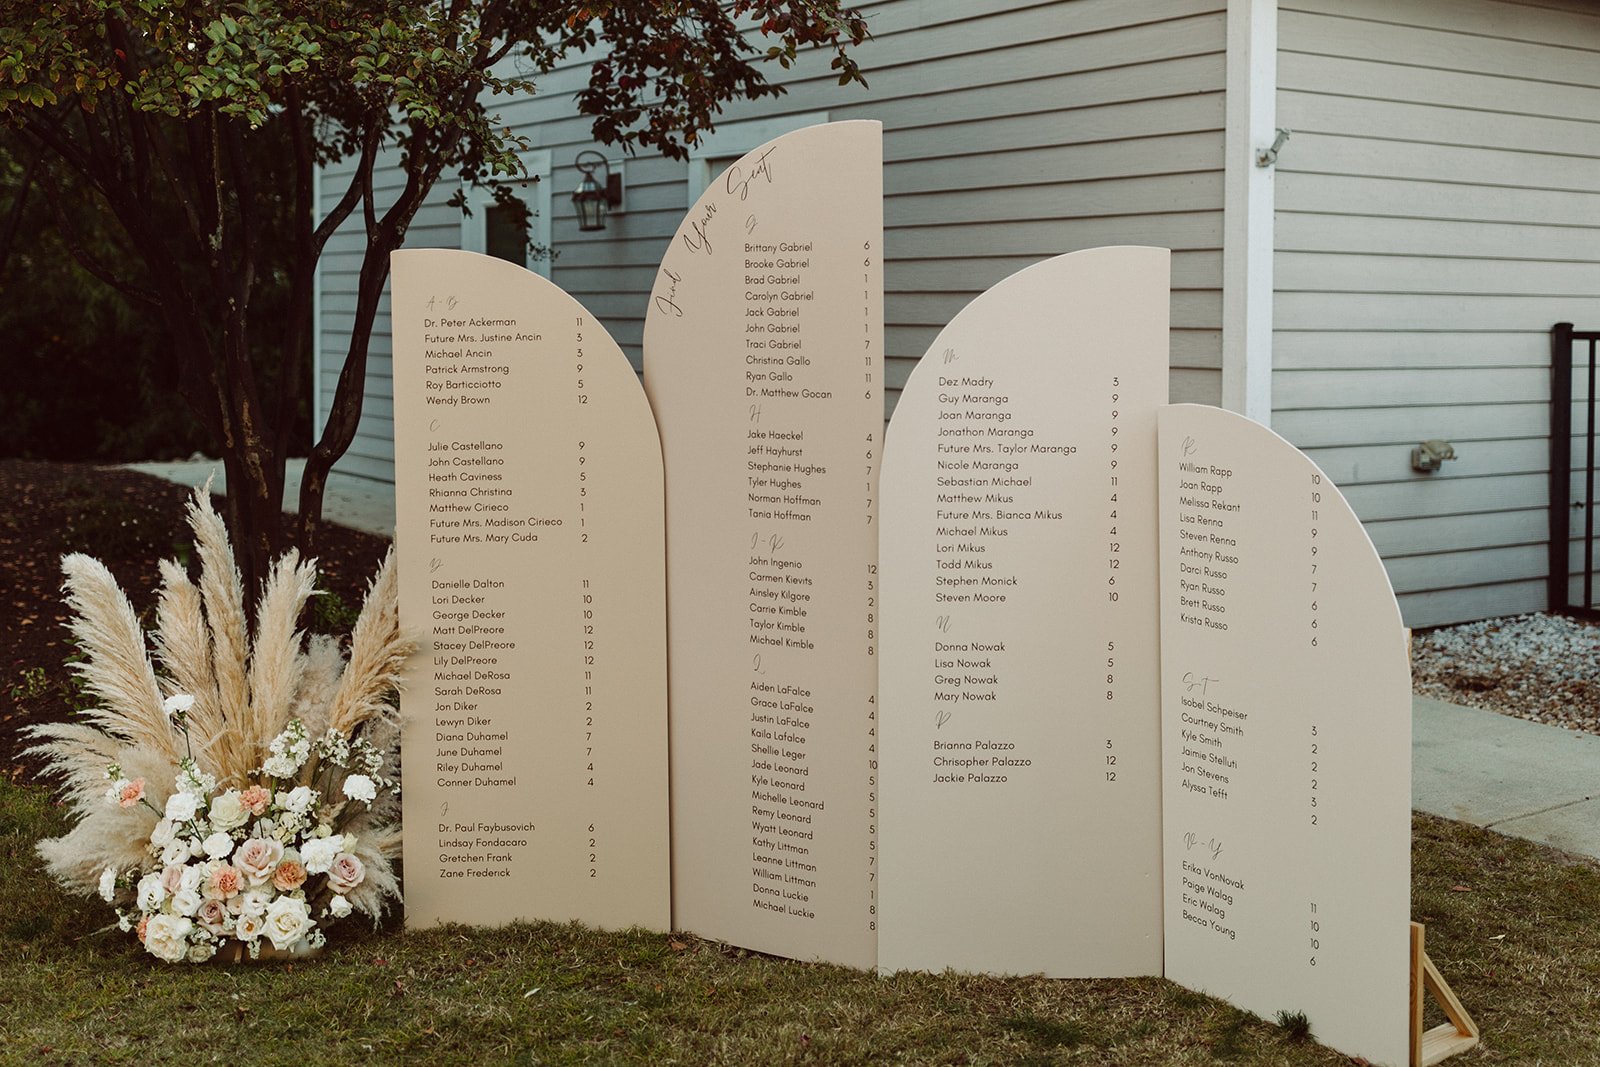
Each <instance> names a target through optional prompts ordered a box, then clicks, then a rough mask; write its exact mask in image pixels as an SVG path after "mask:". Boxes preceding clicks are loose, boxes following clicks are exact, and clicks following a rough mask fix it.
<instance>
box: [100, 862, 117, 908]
mask: <svg viewBox="0 0 1600 1067" xmlns="http://www.w3.org/2000/svg"><path fill="white" fill-rule="evenodd" d="M116 896H117V869H116V868H115V867H107V868H106V869H105V870H103V871H101V872H100V899H101V900H103V901H105V902H106V903H107V904H109V903H111V902H112V901H113V900H115V899H116Z"/></svg>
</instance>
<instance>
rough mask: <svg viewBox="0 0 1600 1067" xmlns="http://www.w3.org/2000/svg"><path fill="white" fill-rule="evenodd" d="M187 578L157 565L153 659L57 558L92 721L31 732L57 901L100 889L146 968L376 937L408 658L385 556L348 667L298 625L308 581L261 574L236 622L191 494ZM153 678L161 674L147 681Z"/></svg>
mask: <svg viewBox="0 0 1600 1067" xmlns="http://www.w3.org/2000/svg"><path fill="white" fill-rule="evenodd" d="M188 517H189V524H190V526H191V528H192V529H193V530H194V534H195V540H196V544H197V547H198V550H199V552H198V554H199V557H200V562H201V568H200V570H201V573H200V580H199V583H198V584H196V583H195V582H193V581H191V579H190V578H189V576H188V574H187V572H186V571H185V569H184V568H183V567H182V566H181V565H180V564H178V563H177V562H176V561H172V560H168V561H164V562H163V563H162V564H161V576H162V586H161V591H160V597H159V601H158V605H157V609H156V621H157V626H156V630H155V632H154V634H153V644H154V657H153V658H152V656H151V654H150V650H149V649H148V648H147V645H146V635H145V633H144V630H143V629H142V627H141V626H140V624H139V620H138V617H137V616H136V615H135V613H134V611H133V607H132V605H131V604H130V603H129V602H128V599H127V596H126V595H125V594H124V593H123V592H122V590H121V589H120V588H119V587H118V586H117V584H116V580H115V579H114V578H113V577H112V576H111V573H110V572H109V571H108V570H107V569H106V567H105V566H104V565H103V564H101V563H100V562H99V561H97V560H94V559H91V558H90V557H88V556H84V555H80V554H74V555H70V556H67V557H65V558H64V559H63V560H62V569H63V570H64V572H65V574H66V583H65V588H66V590H67V603H68V605H69V606H70V607H71V608H72V609H73V612H74V619H73V622H72V624H71V625H72V632H73V634H74V636H75V637H76V638H77V641H78V644H79V646H80V648H81V649H82V651H83V652H84V653H85V658H84V660H83V661H82V662H81V663H79V665H78V667H77V669H78V671H79V673H80V675H81V677H82V679H83V681H84V683H85V684H86V687H87V689H88V691H89V692H90V693H91V694H92V695H93V696H95V697H96V698H97V699H98V700H99V702H100V706H98V707H94V708H90V709H88V710H86V711H85V712H83V713H82V714H83V715H84V716H85V717H86V718H87V719H88V721H87V722H75V723H53V724H48V725H44V726H39V727H35V728H34V733H35V734H36V735H37V736H39V737H40V738H42V739H43V740H42V742H41V743H40V744H39V745H38V746H37V747H36V748H35V750H34V751H36V752H38V753H40V754H41V755H43V756H44V757H46V759H47V761H48V764H49V768H50V770H51V771H52V772H53V773H55V774H57V775H59V776H60V777H61V778H63V779H64V780H65V783H66V785H65V789H64V792H65V794H66V797H67V801H68V804H69V806H70V807H71V809H72V811H73V814H74V815H75V816H76V819H77V824H76V826H74V828H73V829H72V830H71V832H69V833H68V834H66V835H65V836H63V837H59V838H55V839H52V840H49V841H43V842H40V844H39V846H38V849H39V853H40V855H41V856H42V857H43V858H44V860H45V862H46V865H47V867H48V868H49V870H50V871H51V873H52V874H53V875H55V877H56V878H57V879H58V880H59V881H61V882H62V883H63V884H64V885H66V886H67V887H69V888H72V889H75V890H78V891H81V892H85V893H93V892H98V893H99V895H100V896H101V897H102V898H103V899H104V900H105V901H106V902H107V903H108V904H111V905H113V906H114V907H115V908H116V914H117V919H118V925H119V926H121V928H122V929H123V930H125V931H128V930H134V931H137V934H138V938H139V941H140V943H141V944H143V946H144V947H145V949H146V950H147V951H148V952H150V953H151V954H152V955H154V956H156V957H158V958H160V959H163V960H166V961H168V962H172V963H179V962H185V961H187V962H191V963H198V962H203V961H205V960H208V959H211V958H212V957H213V956H215V955H216V954H218V953H219V952H221V951H228V952H230V953H232V954H234V955H235V958H237V956H238V955H242V954H248V955H249V956H250V957H251V958H257V957H259V956H260V955H261V953H262V951H263V947H264V945H270V947H271V949H272V950H273V951H274V952H276V953H292V954H300V953H305V952H307V951H310V950H313V949H316V948H320V947H321V945H322V944H323V943H324V941H325V934H324V930H325V928H326V926H327V925H328V924H329V923H331V922H332V921H334V920H337V919H341V918H344V917H345V916H347V915H350V914H351V913H352V912H355V911H360V912H362V913H364V914H366V915H368V916H370V917H371V918H372V919H373V921H374V922H376V920H377V919H378V918H379V917H380V916H381V914H382V913H383V910H384V908H385V907H386V906H387V904H388V903H389V902H391V901H396V900H398V899H399V883H398V881H397V880H396V878H395V874H394V870H393V867H392V864H393V862H394V861H395V860H397V859H398V858H399V855H400V840H401V839H400V817H399V792H400V782H399V778H400V772H399V766H398V754H399V724H398V715H397V712H396V710H395V706H394V699H393V698H394V694H395V691H396V686H397V683H398V676H399V671H400V668H401V666H402V664H403V663H404V662H405V660H406V658H407V657H408V656H409V655H410V653H411V651H412V645H411V643H410V642H408V641H406V640H405V639H404V637H403V636H402V634H401V631H400V628H399V610H398V601H397V592H398V590H397V586H396V583H395V568H394V562H393V556H392V555H391V556H390V557H389V558H387V559H385V560H384V563H383V566H382V567H381V568H380V569H379V571H378V574H377V575H376V576H375V577H374V578H373V580H372V583H371V585H370V586H369V588H368V590H367V597H366V602H365V604H364V605H363V608H362V611H361V614H360V616H359V618H358V619H357V621H356V624H355V628H354V630H353V631H352V633H351V635H350V645H349V655H348V659H346V656H345V654H344V653H343V652H342V651H341V649H340V646H339V643H338V642H336V641H334V640H333V639H331V638H327V637H321V636H318V637H312V638H310V639H307V638H306V637H305V635H304V634H303V633H301V632H300V631H299V629H298V628H297V626H298V620H299V617H300V614H301V611H302V609H303V608H304V607H305V605H306V602H307V601H308V600H309V598H310V597H311V596H313V595H315V587H316V567H315V564H314V563H311V562H302V561H301V560H300V558H299V556H298V554H297V553H295V552H292V551H291V552H290V553H288V554H286V555H285V556H284V557H283V558H282V559H280V560H279V561H278V562H277V564H276V565H275V566H274V567H273V568H272V570H271V573H270V574H269V575H268V577H267V579H266V581H265V583H264V585H263V587H262V594H261V597H260V600H259V601H258V604H257V611H256V617H255V620H254V626H253V627H252V626H249V625H248V624H247V619H246V613H245V611H244V607H243V602H244V600H243V589H242V583H241V581H240V578H239V573H238V569H237V567H236V566H235V563H234V556H233V550H232V547H231V545H230V544H229V543H228V537H227V532H226V530H225V528H224V526H223V524H222V520H221V519H220V518H219V517H218V515H217V514H216V512H215V511H214V510H213V509H212V507H211V503H210V496H209V493H208V492H207V491H206V490H199V491H197V492H196V493H195V496H194V499H193V501H192V502H191V503H190V505H189V509H188ZM158 666H159V668H160V670H159V672H158V670H157V668H158Z"/></svg>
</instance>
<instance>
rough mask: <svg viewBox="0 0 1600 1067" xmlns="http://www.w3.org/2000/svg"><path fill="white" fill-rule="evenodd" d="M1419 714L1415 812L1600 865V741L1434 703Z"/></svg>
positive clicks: (1425, 701)
mask: <svg viewBox="0 0 1600 1067" xmlns="http://www.w3.org/2000/svg"><path fill="white" fill-rule="evenodd" d="M1411 708H1412V711H1411V804H1412V807H1414V808H1416V809H1417V810H1418V811H1425V812H1427V813H1428V814H1430V815H1442V816H1444V817H1445V818H1447V819H1455V820H1457V821H1458V822H1470V823H1472V824H1473V825H1475V826H1485V827H1488V828H1489V829H1491V830H1495V831H1497V832H1499V833H1502V834H1509V835H1511V836H1512V837H1523V838H1527V839H1528V840H1530V841H1539V842H1542V843H1543V844H1546V845H1554V846H1555V847H1556V848H1559V849H1564V850H1565V851H1567V852H1577V853H1581V854H1582V855H1585V856H1596V857H1600V737H1597V736H1596V735H1594V734H1583V733H1575V732H1573V731H1571V730H1563V729H1561V728H1560V727H1559V726H1545V725H1542V724H1540V723H1536V722H1527V721H1525V720H1523V719H1513V718H1511V717H1509V716H1506V715H1497V714H1495V713H1494V712H1492V711H1483V710H1481V709H1479V708H1464V707H1460V706H1458V705H1455V704H1447V703H1445V702H1444V701H1442V700H1434V699H1432V698H1430V697H1420V696H1419V697H1413V698H1412V701H1411Z"/></svg>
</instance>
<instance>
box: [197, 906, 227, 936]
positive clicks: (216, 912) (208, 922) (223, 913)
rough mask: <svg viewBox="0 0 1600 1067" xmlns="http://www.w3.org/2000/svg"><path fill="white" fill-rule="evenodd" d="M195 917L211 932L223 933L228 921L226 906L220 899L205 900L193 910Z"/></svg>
mask: <svg viewBox="0 0 1600 1067" xmlns="http://www.w3.org/2000/svg"><path fill="white" fill-rule="evenodd" d="M194 917H195V919H196V920H197V921H198V922H199V923H200V925H201V926H202V927H204V928H205V929H206V930H208V931H210V932H211V933H213V934H220V933H223V932H224V930H225V929H226V927H227V922H228V906H227V905H226V904H224V903H223V902H222V901H220V900H216V899H212V900H207V901H206V902H204V903H203V904H201V905H200V910H199V911H197V912H195V916H194Z"/></svg>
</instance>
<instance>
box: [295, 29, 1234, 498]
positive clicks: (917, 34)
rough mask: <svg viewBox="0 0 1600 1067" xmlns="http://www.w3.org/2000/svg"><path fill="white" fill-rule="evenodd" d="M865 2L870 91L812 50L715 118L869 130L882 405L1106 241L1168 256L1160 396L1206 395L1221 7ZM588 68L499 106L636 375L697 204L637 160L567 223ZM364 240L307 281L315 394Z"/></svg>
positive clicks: (1216, 300) (381, 437) (1212, 316)
mask: <svg viewBox="0 0 1600 1067" xmlns="http://www.w3.org/2000/svg"><path fill="white" fill-rule="evenodd" d="M863 11H864V12H865V13H866V14H867V16H868V18H869V19H870V20H871V25H872V31H873V35H874V36H873V39H872V40H871V41H870V42H868V43H867V44H866V45H864V46H863V47H862V48H861V49H859V51H858V58H859V60H860V62H861V64H862V66H863V68H864V69H865V71H866V74H867V78H868V81H869V82H870V86H871V87H870V89H868V90H862V89H861V88H860V87H858V86H849V87H840V86H839V85H838V83H837V82H838V79H837V76H836V73H835V72H833V71H831V70H830V69H829V68H828V62H827V57H826V56H825V55H821V54H812V55H805V56H802V57H801V58H800V60H799V62H798V63H796V64H795V66H794V67H793V68H792V69H791V70H788V71H782V70H775V71H774V72H773V73H774V75H775V80H777V81H780V82H781V83H782V84H784V85H785V86H786V87H787V89H788V93H787V95H785V96H783V97H781V98H779V99H777V100H775V101H762V102H760V103H739V104H735V105H732V106H730V107H729V108H728V109H727V112H726V114H725V115H724V116H723V118H722V119H721V126H722V127H723V128H725V129H729V130H734V131H737V130H738V128H739V126H740V124H741V123H742V122H748V121H753V120H757V119H760V120H774V119H777V120H781V119H783V118H784V117H785V116H805V117H808V118H810V117H820V116H823V115H825V117H826V118H827V119H830V120H844V119H877V120H879V121H881V122H883V124H884V155H885V165H884V189H885V203H884V218H885V231H886V232H885V246H886V247H885V284H886V288H887V294H886V299H885V314H886V327H887V329H886V347H887V351H888V357H889V358H888V361H887V362H888V366H887V372H888V388H887V390H886V398H887V405H888V409H889V410H892V409H893V404H894V402H895V400H896V399H897V398H898V395H899V389H900V387H901V386H902V385H903V384H904V382H905V380H906V377H907V376H908V375H909V374H910V371H911V368H912V367H913V366H914V365H915V363H916V360H917V359H918V358H919V357H920V356H921V355H922V352H923V351H924V350H925V349H926V347H927V346H928V344H929V343H931V342H932V340H933V338H934V335H935V334H937V333H938V331H939V329H940V328H942V327H943V326H944V324H945V323H947V322H948V321H949V320H950V319H951V318H952V317H954V315H955V313H956V312H957V311H959V310H960V309H961V308H962V307H964V306H965V305H966V304H967V303H968V302H969V301H970V300H971V299H972V298H973V297H975V296H977V295H978V294H979V293H980V292H982V291H983V290H984V289H986V288H987V287H989V286H990V285H992V284H994V283H995V282H997V281H999V280H1000V279H1001V278H1003V277H1005V276H1007V275H1008V274H1011V273H1013V272H1014V271H1016V270H1019V269H1021V268H1022V267H1024V266H1027V265H1028V264H1030V263H1033V262H1036V261H1038V260H1040V259H1043V258H1046V257H1048V256H1052V255H1056V254H1058V253H1061V252H1067V251H1072V250H1075V249H1079V248H1088V247H1093V246H1095V245H1102V244H1154V245H1164V246H1168V247H1171V248H1172V249H1173V250H1174V256H1173V295H1172V328H1173V329H1172V396H1173V399H1174V400H1193V401H1201V402H1207V403H1216V402H1217V401H1218V399H1219V398H1220V389H1221V386H1220V381H1221V378H1220V366H1221V349H1222V345H1221V334H1220V331H1221V306H1222V299H1221V284H1222V252H1221V246H1222V166H1223V144H1222V141H1223V87H1224V78H1225V71H1224V59H1225V51H1226V24H1225V19H1226V4H1225V2H1224V0H1066V2H1062V0H1051V2H1045V3H1037V2H1026V0H976V2H973V0H964V2H961V0H888V2H881V3H870V4H865V5H863ZM590 60H592V56H591V57H586V58H585V59H584V60H583V62H581V63H573V64H571V65H568V66H566V67H563V68H560V69H557V70H555V71H552V72H551V73H550V74H548V75H546V76H545V77H544V78H543V79H541V82H540V88H541V92H540V93H539V94H537V95H535V96H533V97H531V98H526V99H521V100H517V101H513V102H510V103H506V104H503V105H502V106H501V111H502V114H503V115H504V116H505V118H506V119H507V121H509V122H510V123H511V124H512V125H514V126H515V127H516V128H517V129H518V130H519V132H521V133H523V134H525V135H526V136H528V137H529V138H531V140H532V141H533V143H534V144H535V145H538V146H540V147H542V148H547V149H549V150H550V152H551V156H552V160H553V169H552V174H551V185H552V190H553V193H554V195H553V202H554V210H553V212H552V218H551V220H550V222H551V226H552V229H551V234H552V238H551V243H552V246H553V247H554V249H555V252H556V257H555V259H554V261H553V263H552V265H551V267H552V273H551V276H552V278H553V280H554V281H556V283H557V284H559V285H561V286H562V287H563V288H565V289H566V290H567V291H568V292H570V293H572V294H573V295H574V296H575V297H577V298H578V300H580V301H581V302H582V303H584V304H585V305H586V306H587V307H588V308H589V309H590V311H592V312H593V313H594V314H595V315H596V316H597V317H599V318H600V319H601V321H602V322H603V323H604V324H605V325H606V327H607V328H608V329H609V330H610V331H611V333H612V335H613V336H614V337H616V339H617V341H618V343H619V344H621V345H622V347H623V350H624V351H625V352H626V353H627V354H628V356H629V358H630V359H631V360H633V361H634V364H635V366H638V365H639V364H640V361H641V358H642V353H641V347H640V346H641V341H642V337H643V331H644V313H645V307H646V303H647V298H648V294H649V290H650V286H651V283H652V281H653V279H654V275H655V270H656V266H657V264H658V263H659V261H660V259H661V256H662V254H663V252H664V251H665V248H666V244H667V242H668V241H669V240H671V237H672V234H673V233H674V232H675V230H676V228H677V226H678V224H679V222H681V221H682V218H683V215H684V213H685V212H686V211H687V210H688V207H689V203H690V201H691V199H692V197H691V194H690V188H689V180H688V169H689V168H688V166H686V165H685V164H684V163H681V162H673V161H670V160H665V159H662V158H660V157H658V156H654V155H640V156H637V157H634V158H630V159H627V160H626V161H625V163H624V168H625V182H626V191H625V194H624V196H625V200H624V204H623V209H622V212H621V213H620V214H618V215H616V216H614V217H613V218H611V219H610V220H609V223H608V227H607V229H606V231H605V232H603V233H598V234H587V233H579V232H578V229H577V220H576V218H575V217H574V216H573V214H572V211H571V206H570V199H569V198H570V194H571V190H572V189H573V188H574V187H575V185H576V184H577V180H578V179H577V172H576V170H575V169H574V168H573V166H572V161H573V158H574V157H575V156H576V155H577V153H578V151H580V150H581V149H586V148H599V147H600V146H597V145H594V144H592V143H591V141H590V139H589V123H588V121H587V120H585V119H583V118H581V117H579V116H577V115H576V114H575V113H574V109H573V106H572V93H573V92H574V91H575V90H577V89H578V88H580V87H581V86H582V85H583V84H584V83H585V81H586V80H587V77H588V62H589V61H590ZM751 147H753V145H752V146H751ZM605 151H606V153H607V155H610V156H613V157H614V158H619V157H620V154H619V153H617V152H615V150H605ZM735 154H737V153H735ZM691 165H692V164H691ZM337 178H338V173H336V172H330V173H329V174H327V175H326V176H325V178H324V181H323V189H324V194H323V195H324V198H325V202H331V200H332V199H333V198H335V197H336V196H337V191H336V189H335V186H336V185H337ZM392 180H395V181H397V180H398V178H397V177H395V178H394V179H392ZM441 184H445V183H441ZM448 192H449V190H443V191H440V192H436V194H435V196H434V197H433V198H432V200H431V201H430V206H429V207H427V208H425V209H424V210H423V213H422V214H421V215H419V217H418V220H417V223H416V224H415V225H414V226H413V227H412V230H411V232H410V234H409V235H408V239H407V246H408V247H453V246H455V244H456V242H457V241H458V240H459V236H458V228H459V221H458V219H459V217H458V215H457V214H456V213H455V212H454V211H453V210H452V209H450V208H448V207H446V206H444V200H445V198H446V196H447V195H448ZM391 195H392V193H391ZM360 247H361V239H360V237H359V234H358V233H357V232H356V231H355V229H354V228H353V227H348V226H347V227H346V229H345V232H342V233H341V234H340V235H339V236H337V237H336V238H335V243H334V245H333V246H332V247H331V248H330V251H329V255H328V257H327V260H326V263H325V265H324V269H323V298H322V302H321V309H320V318H319V337H320V339H321V353H322V354H321V359H320V361H319V368H320V369H319V375H318V377H319V384H320V386H321V387H322V389H323V390H324V392H325V393H326V394H330V395H331V390H332V386H333V384H334V382H336V381H337V377H338V372H339V368H340V361H341V360H342V352H343V349H344V345H345V344H346V343H347V341H348V334H349V325H348V323H349V319H350V315H351V313H352V311H353V308H354V280H355V276H354V271H355V270H356V269H357V268H358V266H359V253H360ZM387 330H388V326H387V306H385V308H384V310H383V311H382V312H381V313H380V316H379V322H378V324H377V330H376V332H375V335H374V338H373V344H372V349H371V356H370V366H369V389H368V396H369V402H368V404H367V410H366V411H365V413H364V416H363V422H362V431H361V436H360V437H359V439H358V440H357V442H356V445H355V447H354V448H352V450H351V453H350V455H349V456H347V457H346V459H345V460H344V461H343V462H342V463H341V465H340V469H343V470H347V471H350V472H351V473H357V474H363V475H366V476H368V477H374V478H380V479H385V480H392V478H393V448H392V444H391V443H390V441H391V437H392V424H391V421H390V411H391V408H390V404H389V397H390V395H391V391H390V381H389V364H388V333H387ZM319 410H320V411H325V410H326V401H325V400H322V401H319Z"/></svg>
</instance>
